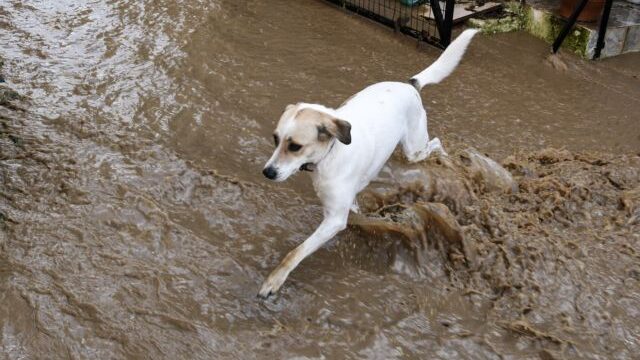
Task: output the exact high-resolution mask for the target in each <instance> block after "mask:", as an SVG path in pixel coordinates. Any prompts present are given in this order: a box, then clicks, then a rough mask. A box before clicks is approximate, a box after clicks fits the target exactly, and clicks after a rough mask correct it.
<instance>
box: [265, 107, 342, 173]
mask: <svg viewBox="0 0 640 360" xmlns="http://www.w3.org/2000/svg"><path fill="white" fill-rule="evenodd" d="M332 112H333V111H332V110H330V109H325V108H322V107H309V106H305V105H304V104H297V105H289V106H287V108H286V109H285V111H284V113H283V114H282V116H281V117H280V120H279V121H278V126H277V127H276V131H275V132H274V133H273V140H274V142H275V145H276V150H275V151H274V152H273V155H271V158H270V159H269V161H267V164H266V165H265V167H264V170H263V171H262V173H263V174H264V176H266V177H267V178H269V179H271V180H275V181H284V180H286V179H287V178H288V177H289V176H291V175H293V174H295V173H296V172H297V171H298V170H307V169H309V168H311V167H313V166H314V165H315V164H317V163H318V162H320V161H321V160H322V159H323V158H324V157H325V156H326V155H327V153H328V152H329V151H330V149H331V147H332V144H333V142H334V141H336V140H337V141H340V142H341V143H343V144H350V143H351V124H349V123H348V122H347V121H344V120H341V119H338V118H337V117H336V116H334V115H333V114H332Z"/></svg>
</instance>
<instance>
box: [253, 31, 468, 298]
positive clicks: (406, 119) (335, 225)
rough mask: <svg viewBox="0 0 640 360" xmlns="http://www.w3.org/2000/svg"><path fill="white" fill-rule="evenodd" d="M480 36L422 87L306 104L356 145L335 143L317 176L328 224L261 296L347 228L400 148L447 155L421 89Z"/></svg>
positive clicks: (414, 154)
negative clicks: (347, 131) (431, 128)
mask: <svg viewBox="0 0 640 360" xmlns="http://www.w3.org/2000/svg"><path fill="white" fill-rule="evenodd" d="M476 32H477V31H476V30H467V31H465V32H463V33H462V35H460V36H459V37H458V38H457V39H456V40H455V41H454V42H453V43H452V44H451V45H450V46H449V48H447V50H445V51H444V53H443V54H442V56H441V57H440V58H439V59H438V60H437V61H436V62H434V63H433V65H431V66H430V67H429V68H427V69H426V70H424V71H422V72H421V73H420V74H418V75H416V76H415V77H414V78H413V79H416V80H417V81H418V84H419V85H418V86H416V87H414V86H412V85H410V84H407V83H400V82H381V83H377V84H374V85H371V86H369V87H367V88H365V89H364V90H362V91H360V92H359V93H358V94H356V95H355V96H354V97H352V98H351V99H350V100H349V101H347V103H346V104H345V105H343V106H342V107H340V108H339V109H335V110H334V109H330V108H327V107H325V106H322V105H316V104H302V105H300V106H302V107H311V108H313V109H315V110H318V111H322V112H325V113H328V114H330V115H332V116H334V117H336V118H339V119H344V120H346V121H348V122H349V123H350V124H351V144H349V145H345V144H342V143H340V142H338V141H336V140H335V139H334V140H333V141H335V144H334V145H333V147H332V148H331V150H330V151H328V153H327V154H326V156H325V157H324V158H323V159H322V160H321V161H320V162H319V163H317V169H316V170H315V171H314V172H312V173H311V178H312V181H313V186H314V188H315V190H316V193H317V194H318V197H319V198H320V200H321V202H322V205H323V208H324V220H323V221H322V223H321V224H320V226H319V227H318V228H317V229H316V231H315V232H314V233H313V234H311V236H310V237H309V238H308V239H307V240H305V241H304V242H303V243H301V244H300V245H299V246H298V247H296V248H295V249H294V250H292V251H291V252H290V253H289V254H288V255H287V256H286V258H285V259H284V260H283V261H282V263H281V264H280V265H279V266H278V267H277V268H276V269H275V270H274V271H273V272H272V273H271V274H270V275H269V277H268V278H267V280H266V281H265V283H264V284H263V286H262V288H261V289H260V292H259V295H260V296H261V297H267V296H269V295H270V294H272V293H275V292H276V291H278V289H279V288H280V287H281V286H282V284H283V283H284V281H285V279H286V278H287V276H288V275H289V273H290V272H291V271H292V270H293V269H294V268H295V267H296V266H297V265H298V264H299V263H300V262H301V261H302V260H303V259H304V258H305V257H307V256H309V255H310V254H311V253H313V252H314V251H316V250H317V249H319V248H320V247H321V246H322V245H323V244H325V243H326V242H327V241H329V240H330V239H331V238H332V237H333V236H335V235H336V234H337V233H338V232H339V231H341V230H343V229H344V228H345V227H346V226H347V217H348V215H349V210H350V209H352V208H353V209H357V205H355V204H354V201H355V198H356V195H357V194H358V193H359V192H360V191H361V190H363V189H364V188H365V187H366V186H367V185H368V184H369V182H370V181H371V180H372V179H373V178H375V177H376V176H377V174H378V172H379V171H380V170H381V169H382V167H383V166H384V164H385V163H386V161H387V159H389V157H390V156H391V154H392V152H393V151H394V149H395V148H396V146H397V145H398V143H400V144H402V149H403V152H404V154H405V155H406V157H407V158H408V159H409V160H410V161H412V162H416V161H420V160H423V159H424V158H426V157H427V156H428V155H429V154H430V153H431V152H432V151H442V152H444V149H443V148H442V145H441V143H440V140H439V139H438V138H434V139H432V140H430V141H429V135H428V133H427V114H426V111H425V110H424V108H423V107H422V100H421V98H420V94H419V93H418V90H416V88H418V89H419V88H421V87H422V86H424V85H425V84H431V83H437V82H439V81H441V80H442V79H444V77H446V76H447V75H449V74H450V73H451V72H452V71H453V70H454V69H455V67H456V65H457V64H458V63H459V61H460V59H461V58H462V55H463V53H464V52H465V50H466V48H467V45H468V44H469V42H470V41H471V38H472V37H473V35H474V34H475V33H476ZM273 159H274V157H272V158H271V159H270V160H269V162H268V164H271V163H272V162H273ZM296 166H299V164H296ZM294 167H295V166H294ZM294 167H292V169H288V170H286V172H287V173H288V174H286V176H283V177H282V178H279V179H278V180H284V179H286V177H288V176H289V175H290V173H294V172H295V171H297V170H295V169H293V168H294ZM296 169H297V168H296ZM289 170H291V171H289Z"/></svg>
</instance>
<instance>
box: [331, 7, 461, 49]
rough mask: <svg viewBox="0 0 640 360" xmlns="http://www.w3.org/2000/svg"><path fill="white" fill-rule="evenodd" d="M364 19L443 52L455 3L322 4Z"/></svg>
mask: <svg viewBox="0 0 640 360" xmlns="http://www.w3.org/2000/svg"><path fill="white" fill-rule="evenodd" d="M326 1H329V2H331V3H334V4H336V5H338V6H340V7H342V8H344V9H347V10H349V11H353V12H355V13H357V14H359V15H362V16H365V17H368V18H370V19H373V20H375V21H377V22H380V23H382V24H384V25H386V26H389V27H391V28H394V29H395V30H396V31H399V32H402V33H404V34H408V35H411V36H413V37H415V38H417V39H418V40H420V41H425V42H427V43H430V44H433V45H436V46H438V47H441V48H446V47H447V46H448V45H449V43H450V42H451V28H452V27H453V7H454V4H455V0H446V1H443V3H444V9H442V6H440V2H439V1H438V0H429V1H411V0H407V1H405V2H407V3H414V2H418V3H420V4H422V3H426V2H428V3H429V6H427V5H413V6H411V5H404V4H403V3H402V2H401V1H400V0H326Z"/></svg>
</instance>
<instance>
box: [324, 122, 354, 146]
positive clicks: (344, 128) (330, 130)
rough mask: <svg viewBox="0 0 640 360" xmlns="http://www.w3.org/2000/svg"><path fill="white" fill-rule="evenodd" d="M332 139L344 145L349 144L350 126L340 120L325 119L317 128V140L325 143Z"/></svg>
mask: <svg viewBox="0 0 640 360" xmlns="http://www.w3.org/2000/svg"><path fill="white" fill-rule="evenodd" d="M332 137H335V138H336V139H338V141H340V142H341V143H343V144H345V145H349V144H351V124H349V122H348V121H345V120H342V119H326V120H325V122H324V123H323V124H322V125H319V126H318V140H320V141H327V140H329V139H331V138H332Z"/></svg>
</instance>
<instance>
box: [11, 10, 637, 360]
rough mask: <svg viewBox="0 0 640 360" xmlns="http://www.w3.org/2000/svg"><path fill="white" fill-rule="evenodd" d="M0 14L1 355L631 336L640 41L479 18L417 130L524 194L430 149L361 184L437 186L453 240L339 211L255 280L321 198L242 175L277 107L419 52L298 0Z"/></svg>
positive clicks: (605, 342) (386, 352)
mask: <svg viewBox="0 0 640 360" xmlns="http://www.w3.org/2000/svg"><path fill="white" fill-rule="evenodd" d="M0 29H1V30H0V45H1V49H2V50H0V56H1V57H2V58H3V60H4V68H3V74H4V77H5V78H6V81H7V84H5V85H6V86H8V87H11V88H12V89H14V90H16V91H18V92H19V93H20V94H22V95H23V96H24V99H23V100H19V101H14V102H11V103H6V104H4V106H2V107H0V120H1V121H2V123H1V125H2V127H1V128H0V135H1V136H0V145H1V150H0V156H1V157H0V175H1V176H2V181H3V182H2V184H3V185H2V188H1V189H0V226H1V228H2V231H1V232H0V289H1V291H0V298H1V302H0V304H1V305H0V348H1V349H2V354H3V357H4V358H8V359H23V358H27V359H31V358H33V359H39V358H56V359H57V358H73V359H94V358H100V359H111V358H114V359H115V358H154V359H157V358H167V359H177V358H200V359H211V358H243V359H250V358H379V359H392V358H443V359H450V358H563V357H564V358H620V359H631V358H634V357H635V356H637V354H638V353H640V341H639V340H638V339H639V338H640V325H639V324H640V275H639V274H640V267H639V265H638V264H639V263H640V245H639V241H640V238H639V235H638V234H639V233H640V224H639V223H640V220H638V219H639V217H640V207H639V206H638V198H639V197H640V190H639V189H640V188H639V186H640V185H639V183H638V182H639V180H638V177H639V176H638V174H639V172H640V160H639V158H638V154H639V153H640V125H639V123H640V119H639V118H638V117H639V115H638V114H639V113H640V80H639V76H640V57H639V56H638V55H637V54H636V55H627V56H622V57H619V58H616V59H610V60H604V61H598V62H587V61H583V60H579V59H576V58H574V57H572V56H569V55H560V56H559V57H558V58H554V59H551V60H549V59H548V58H547V54H548V46H547V45H545V44H544V43H542V42H540V41H538V40H535V39H533V38H531V37H529V36H528V35H526V34H519V33H514V34H503V35H496V36H492V37H487V36H480V37H479V38H477V39H476V40H474V43H473V44H472V45H471V47H470V49H469V51H468V53H467V54H466V55H465V59H464V61H463V63H462V65H461V66H460V67H459V68H458V69H457V70H456V72H455V73H454V75H453V76H451V77H450V78H449V79H447V80H446V81H445V82H444V83H442V84H440V85H437V86H432V87H429V88H427V89H425V91H424V92H423V100H424V103H425V106H426V107H427V109H428V112H429V128H430V132H431V133H432V135H435V136H439V137H440V138H441V139H443V141H444V145H445V147H447V148H448V149H450V150H451V151H454V150H455V149H461V148H465V147H467V146H473V147H475V148H476V149H478V150H479V151H481V152H483V153H486V154H489V155H490V156H491V157H493V158H494V159H497V160H499V161H501V162H502V164H503V165H504V166H505V167H506V168H507V169H508V170H509V171H510V172H511V174H513V176H514V179H515V181H516V182H517V184H518V188H519V190H518V191H517V192H516V193H514V194H508V193H505V192H500V191H498V192H496V191H495V190H491V187H490V186H487V185H486V184H483V183H482V182H478V181H477V176H475V175H472V174H471V175H470V173H467V172H464V171H453V170H451V169H450V168H446V166H445V165H446V162H444V163H443V162H442V161H440V160H434V159H431V160H429V161H427V162H425V163H424V164H421V165H420V166H422V169H423V170H421V171H426V170H424V169H432V170H430V171H435V173H439V172H438V171H440V170H437V169H439V168H440V167H443V166H444V168H443V170H442V171H443V172H442V174H445V175H443V178H444V179H445V180H444V183H443V184H444V187H442V186H441V187H440V189H441V191H439V192H437V194H440V197H438V195H437V194H436V195H434V194H433V193H432V192H429V191H425V189H424V188H421V187H420V186H417V185H416V183H415V180H416V179H415V178H412V177H411V176H408V177H407V179H409V180H411V181H410V182H411V183H410V184H408V183H406V182H405V183H403V182H402V181H399V182H397V183H394V182H391V183H386V185H385V186H387V188H384V191H383V190H381V189H382V188H379V187H375V186H373V187H372V189H371V191H376V190H379V191H383V193H381V194H382V195H381V194H378V199H383V201H382V202H381V203H378V204H377V205H378V206H386V205H393V204H397V203H400V204H404V206H405V207H411V206H413V205H412V204H418V203H427V204H434V203H435V204H438V203H440V204H445V205H447V206H448V208H449V209H450V210H447V211H449V213H448V215H447V216H448V217H447V219H448V220H447V221H452V222H454V223H455V226H458V227H459V228H457V227H456V229H458V230H457V231H458V232H459V233H460V234H462V236H463V237H464V239H465V240H464V241H465V243H464V244H463V245H464V246H465V248H463V249H462V250H460V249H458V250H455V249H454V251H453V252H451V251H449V250H447V249H445V250H446V251H442V250H443V249H442V248H441V247H442V246H443V245H442V244H440V245H438V243H442V242H443V241H445V242H446V241H447V239H448V238H447V236H446V234H445V235H443V234H444V233H438V232H437V228H436V230H434V231H435V233H434V232H431V233H429V232H427V233H428V234H431V235H429V237H430V238H434V239H440V240H439V242H438V241H431V240H429V238H427V241H426V243H424V244H422V245H421V246H412V245H410V244H409V245H408V244H407V242H406V239H404V237H403V236H402V235H400V234H397V233H392V232H391V233H389V232H385V231H383V230H379V231H377V232H375V231H374V232H373V233H372V232H370V231H365V230H364V229H362V228H359V227H356V226H354V227H351V228H349V229H348V230H347V231H345V232H343V233H341V234H340V235H338V236H337V237H336V239H335V240H334V241H333V242H332V243H331V244H330V245H329V246H327V247H326V248H324V249H321V250H320V251H318V252H317V253H316V254H314V255H313V256H312V257H310V258H309V259H307V260H305V261H304V262H303V263H302V264H301V266H300V267H299V268H298V269H296V270H295V271H294V273H293V274H292V275H291V277H290V278H289V280H288V281H287V283H286V284H285V286H284V288H283V289H282V291H281V292H280V293H279V295H278V296H277V297H276V298H274V299H271V300H269V301H266V302H263V301H258V300H257V299H256V293H257V291H258V289H259V286H260V284H261V282H262V281H263V279H264V278H265V277H266V275H267V274H268V273H269V271H270V270H271V269H272V268H273V267H274V266H275V265H276V264H277V263H278V261H279V260H280V259H281V257H282V256H283V255H284V254H285V253H286V251H288V250H289V249H290V248H292V247H293V246H295V244H297V243H298V242H300V241H302V240H304V238H305V236H306V235H308V234H310V233H311V232H312V231H313V229H314V227H315V226H316V225H317V224H318V223H319V221H320V217H321V208H320V207H319V204H318V201H317V200H316V199H315V197H314V194H313V192H312V191H311V190H310V183H309V180H308V179H307V177H306V176H305V175H298V176H297V177H296V178H295V179H293V180H292V181H290V182H288V183H286V184H273V183H269V182H267V181H266V180H264V179H263V178H262V175H261V173H260V171H261V168H262V165H263V163H264V162H265V160H266V159H267V158H268V156H269V154H270V151H271V150H272V144H271V136H270V134H271V131H272V129H273V126H274V123H275V120H276V119H277V118H278V115H279V114H280V112H281V111H282V109H283V108H284V107H285V106H286V105H287V104H289V103H294V102H297V101H311V102H320V103H324V104H327V105H329V106H337V105H338V104H340V103H341V102H342V101H343V100H344V99H345V98H347V97H348V96H350V95H351V94H353V93H354V92H356V91H358V90H359V89H361V88H363V87H364V86H366V85H368V84H371V83H374V82H377V81H381V80H404V79H406V78H408V77H409V76H411V75H413V74H414V73H416V72H417V71H419V70H421V69H423V68H424V67H425V66H426V65H428V64H429V63H430V62H431V61H433V60H434V59H435V58H436V57H437V56H438V55H439V52H438V51H437V50H435V49H433V48H430V47H428V46H417V44H416V42H415V41H414V40H411V39H408V38H404V37H401V36H398V35H395V34H393V33H392V32H390V31H388V30H387V29H384V28H382V27H380V26H379V25H377V24H373V23H371V22H368V21H364V20H361V19H359V18H357V17H354V16H352V15H349V14H346V13H343V12H341V11H340V10H338V9H336V8H334V7H331V6H328V5H326V4H325V3H324V2H322V1H311V0H305V1H296V2H289V1H269V2H257V1H250V2H235V1H196V0H183V1H117V2H116V1H104V0H98V1H94V2H91V3H87V4H83V3H81V2H77V1H56V2H39V1H5V2H2V3H0ZM548 147H555V148H564V149H565V150H550V149H547V148H548ZM544 149H546V150H544ZM455 159H456V160H455V161H456V162H462V164H463V163H464V161H463V159H458V158H455ZM443 164H445V165H443ZM405 166H407V165H406V164H405V163H404V162H403V160H402V159H401V157H394V158H393V159H392V161H391V166H390V167H389V169H388V170H389V171H396V172H399V173H400V174H409V175H410V174H411V171H414V172H415V171H416V169H415V168H414V169H409V170H407V169H405V168H404V167H405ZM460 166H464V165H460ZM403 169H404V170H403ZM447 169H448V170H447ZM446 171H450V172H449V173H446ZM399 176H400V175H399ZM400 178H402V179H404V177H403V176H400ZM447 184H453V185H451V186H446V185H447ZM455 184H458V185H459V186H462V187H461V188H460V189H465V190H464V191H466V192H465V193H464V194H463V195H461V194H462V193H460V192H458V193H454V194H453V195H451V194H449V193H448V191H452V190H455V189H456V187H455V186H458V185H455ZM460 184H463V185H460ZM465 184H466V185H465ZM441 185H442V184H441ZM376 186H377V185H376ZM446 194H449V195H450V196H449V195H446ZM447 196H449V197H447ZM460 196H462V197H460ZM426 206H439V205H426ZM438 209H441V208H438ZM369 210H371V211H372V213H371V214H369V215H370V217H372V218H376V216H380V214H381V213H380V212H379V211H378V210H379V209H376V208H375V206H374V207H373V208H371V209H369ZM376 211H378V212H376ZM443 211H444V210H443ZM452 219H453V220H452ZM387 220H388V219H387ZM392 220H393V219H392ZM394 221H395V220H394ZM403 226H404V225H403ZM439 246H440V248H439ZM418 260H419V261H418Z"/></svg>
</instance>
